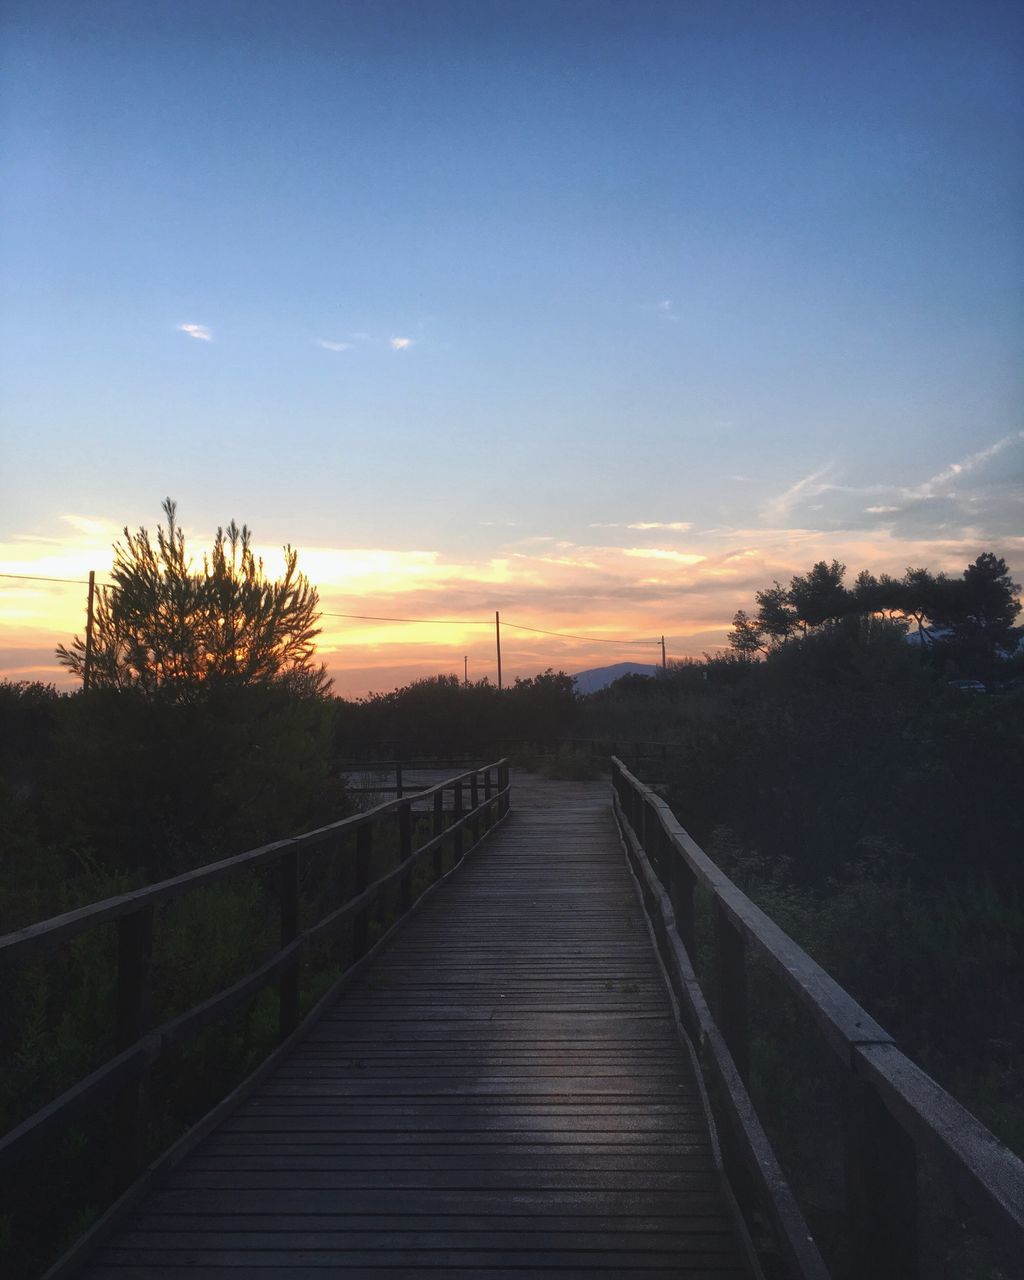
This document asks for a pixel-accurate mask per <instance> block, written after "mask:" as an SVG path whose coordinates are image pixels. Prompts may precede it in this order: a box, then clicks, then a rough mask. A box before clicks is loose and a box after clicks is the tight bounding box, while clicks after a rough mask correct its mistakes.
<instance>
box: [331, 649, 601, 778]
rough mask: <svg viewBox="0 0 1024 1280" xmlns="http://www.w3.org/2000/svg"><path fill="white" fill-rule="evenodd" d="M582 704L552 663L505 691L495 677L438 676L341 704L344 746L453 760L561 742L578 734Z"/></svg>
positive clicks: (341, 746) (338, 707) (348, 751)
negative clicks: (466, 681) (522, 745)
mask: <svg viewBox="0 0 1024 1280" xmlns="http://www.w3.org/2000/svg"><path fill="white" fill-rule="evenodd" d="M578 708H579V698H578V696H577V694H576V691H575V686H574V683H573V678H572V676H569V675H566V673H565V672H564V671H557V672H556V671H552V670H551V669H550V668H549V669H548V670H547V671H544V672H541V673H539V674H538V675H536V676H532V677H530V678H528V679H523V678H519V679H517V680H516V681H515V682H514V683H513V684H512V685H511V687H509V688H506V689H500V690H499V689H498V688H497V687H496V686H495V685H492V684H491V683H490V681H489V680H480V681H477V682H476V683H474V684H464V683H463V682H462V681H461V680H459V679H458V678H457V677H456V676H454V675H452V676H431V677H429V678H427V679H424V680H414V681H413V682H412V683H411V684H409V685H405V686H404V687H403V688H400V689H394V690H392V691H391V692H390V693H380V694H371V696H370V697H369V698H367V699H365V700H363V701H361V702H356V703H352V702H342V701H339V702H338V703H337V705H336V725H337V742H338V750H339V753H340V754H341V755H343V756H344V755H346V754H349V755H351V754H353V753H354V752H355V751H365V750H366V749H367V745H368V744H370V745H372V746H373V747H375V748H376V749H377V750H378V751H380V752H383V754H384V755H385V756H394V755H396V754H398V755H403V756H404V757H405V758H406V759H410V758H413V759H414V758H417V757H420V756H426V757H431V758H434V759H446V758H447V759H453V758H456V757H461V756H464V755H474V754H481V753H487V752H493V751H497V750H499V749H500V748H501V746H502V744H513V743H524V742H531V743H540V742H553V741H555V740H556V739H558V738H560V737H566V736H570V735H571V732H572V725H573V722H574V719H575V716H576V714H577V711H578Z"/></svg>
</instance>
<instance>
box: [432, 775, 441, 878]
mask: <svg viewBox="0 0 1024 1280" xmlns="http://www.w3.org/2000/svg"><path fill="white" fill-rule="evenodd" d="M443 832H444V791H443V790H441V791H435V792H434V823H433V830H432V831H431V835H433V836H434V838H435V839H436V838H437V837H438V836H439V835H441V834H442V833H443ZM443 875H444V845H443V844H439V845H438V846H437V848H436V849H435V850H434V879H435V880H440V879H441V877H442V876H443Z"/></svg>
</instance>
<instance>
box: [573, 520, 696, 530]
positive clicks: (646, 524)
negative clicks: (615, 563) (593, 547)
mask: <svg viewBox="0 0 1024 1280" xmlns="http://www.w3.org/2000/svg"><path fill="white" fill-rule="evenodd" d="M587 528H589V529H639V530H641V531H644V530H647V529H668V530H670V531H671V532H673V533H686V532H687V530H688V529H692V528H693V522H692V521H690V520H634V521H633V522H632V523H629V524H627V523H625V522H624V521H620V520H609V521H600V522H598V523H595V524H591V525H588V526H587Z"/></svg>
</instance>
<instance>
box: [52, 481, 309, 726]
mask: <svg viewBox="0 0 1024 1280" xmlns="http://www.w3.org/2000/svg"><path fill="white" fill-rule="evenodd" d="M163 510H164V514H165V515H166V517H167V528H166V530H165V529H164V528H163V526H162V525H158V526H157V531H156V541H155V543H154V541H153V539H152V538H151V537H150V535H149V532H148V531H147V530H146V529H145V528H140V529H139V530H138V532H137V533H134V534H132V533H130V532H129V531H128V529H127V528H125V530H124V542H123V543H121V542H118V543H115V545H114V565H113V569H112V570H111V578H112V579H113V586H112V587H110V588H107V589H106V590H105V591H104V592H103V593H102V594H101V595H100V596H99V599H98V603H97V608H96V613H95V621H94V626H93V652H92V661H91V667H90V683H91V684H92V685H93V686H94V687H96V688H113V689H137V690H139V691H140V692H142V693H144V694H145V695H147V696H148V697H155V696H157V695H161V696H168V697H170V698H172V699H177V700H181V701H190V700H193V699H195V698H197V697H200V696H202V695H204V694H206V693H209V692H212V691H214V690H216V689H221V688H225V687H246V686H251V685H258V684H267V683H271V682H275V681H283V682H285V683H290V684H293V685H295V686H296V687H297V688H299V689H301V690H302V691H303V692H307V693H315V694H323V693H326V692H327V690H328V689H329V687H330V681H329V680H328V678H327V675H326V671H325V669H324V667H323V666H319V667H317V666H316V664H315V663H314V661H313V657H314V653H315V643H314V642H315V639H316V637H317V635H319V628H318V627H317V625H316V624H317V621H318V619H319V609H318V606H319V596H318V594H317V591H316V588H315V587H313V586H311V585H310V582H309V580H308V579H307V577H306V576H305V574H303V573H300V572H299V571H298V552H297V551H295V550H293V548H292V547H290V546H288V547H285V548H284V553H285V571H284V575H283V577H281V578H278V579H277V580H275V581H271V580H269V579H268V578H267V576H266V573H265V571H264V568H263V561H262V560H260V559H257V557H256V556H255V554H254V552H253V550H252V535H251V534H250V531H249V529H248V528H247V527H246V526H245V525H243V526H242V527H241V528H239V527H238V525H237V524H236V523H235V522H234V521H233V520H232V522H231V523H230V524H229V525H228V527H227V529H226V530H224V529H218V530H217V537H216V539H215V541H214V544H213V549H212V552H211V553H210V554H209V555H204V557H203V564H202V568H201V569H194V568H193V566H192V561H191V559H190V557H189V555H188V553H187V550H186V546H185V535H184V532H183V530H182V529H181V527H180V526H179V525H178V523H177V506H176V504H175V503H174V502H173V501H172V500H171V499H170V498H168V499H166V501H165V502H164V504H163ZM85 651H86V645H85V641H84V640H82V639H81V638H80V637H78V636H76V637H75V639H74V641H73V643H72V645H71V646H70V648H68V647H67V646H65V645H60V646H59V647H58V649H57V657H58V659H59V661H60V662H61V663H62V664H63V665H64V666H65V667H67V668H68V670H69V671H71V672H72V673H73V674H74V675H76V676H78V677H79V678H80V679H84V674H85V656H86V652H85Z"/></svg>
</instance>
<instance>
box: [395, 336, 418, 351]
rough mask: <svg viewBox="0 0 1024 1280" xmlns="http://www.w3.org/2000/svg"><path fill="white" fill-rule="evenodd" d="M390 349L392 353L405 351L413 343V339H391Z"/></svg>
mask: <svg viewBox="0 0 1024 1280" xmlns="http://www.w3.org/2000/svg"><path fill="white" fill-rule="evenodd" d="M390 341H391V347H392V350H394V351H407V350H408V349H409V347H411V346H412V345H413V343H414V341H415V339H413V338H392V339H391V340H390Z"/></svg>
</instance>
